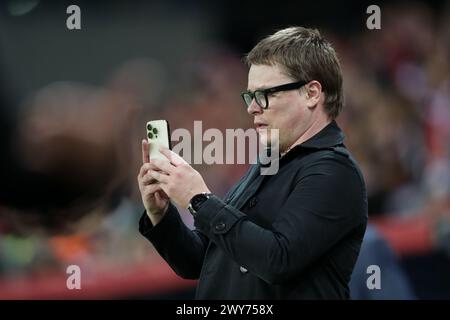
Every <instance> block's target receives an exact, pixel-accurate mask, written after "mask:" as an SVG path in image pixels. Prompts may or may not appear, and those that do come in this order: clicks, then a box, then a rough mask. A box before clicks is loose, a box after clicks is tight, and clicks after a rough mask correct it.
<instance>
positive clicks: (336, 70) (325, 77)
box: [244, 27, 344, 119]
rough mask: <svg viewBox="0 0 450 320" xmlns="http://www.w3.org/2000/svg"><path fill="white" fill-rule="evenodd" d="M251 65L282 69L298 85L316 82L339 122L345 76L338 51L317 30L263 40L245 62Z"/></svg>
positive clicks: (292, 30)
mask: <svg viewBox="0 0 450 320" xmlns="http://www.w3.org/2000/svg"><path fill="white" fill-rule="evenodd" d="M244 61H245V63H246V64H247V65H248V66H249V67H250V66H251V65H270V66H272V65H279V66H281V67H282V68H283V69H284V71H285V72H286V73H287V75H288V76H290V77H292V78H293V79H295V80H297V81H312V80H316V81H318V82H320V84H321V85H322V90H323V92H324V93H325V112H326V113H327V114H328V116H329V117H330V118H331V119H335V118H336V117H337V116H338V115H339V113H340V111H341V110H342V107H343V100H344V99H343V89H342V72H341V67H340V63H339V59H338V57H337V55H336V51H335V50H334V48H333V47H332V46H331V44H330V43H329V42H328V41H326V40H325V39H324V38H323V37H322V35H321V34H320V32H319V31H318V30H317V29H309V28H304V27H289V28H286V29H282V30H279V31H277V32H276V33H274V34H272V35H270V36H268V37H266V38H264V39H262V40H261V41H260V42H259V43H258V44H257V45H256V46H255V47H254V48H253V49H252V50H251V51H250V52H249V53H248V54H247V55H246V56H245V58H244Z"/></svg>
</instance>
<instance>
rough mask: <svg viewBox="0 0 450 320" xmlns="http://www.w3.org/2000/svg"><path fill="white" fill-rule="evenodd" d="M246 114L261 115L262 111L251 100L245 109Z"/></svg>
mask: <svg viewBox="0 0 450 320" xmlns="http://www.w3.org/2000/svg"><path fill="white" fill-rule="evenodd" d="M247 113H248V114H250V115H255V114H261V113H263V109H262V108H261V107H260V106H259V105H258V104H257V103H256V101H255V99H253V100H252V102H251V103H250V105H249V106H248V107H247Z"/></svg>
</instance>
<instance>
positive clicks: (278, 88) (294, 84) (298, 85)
mask: <svg viewBox="0 0 450 320" xmlns="http://www.w3.org/2000/svg"><path fill="white" fill-rule="evenodd" d="M309 82H310V81H298V82H292V83H287V84H282V85H280V86H276V87H272V88H267V89H258V90H255V91H253V92H252V91H250V90H247V91H244V92H242V93H241V97H242V99H243V100H244V103H245V105H246V106H247V107H248V106H249V105H250V104H251V103H252V101H253V99H255V101H256V103H257V104H258V106H260V107H261V108H263V109H267V108H268V107H269V99H268V95H269V94H272V93H275V92H280V91H289V90H294V89H299V88H301V87H303V86H304V85H305V84H308V83H309ZM258 92H261V93H262V94H264V99H265V102H266V104H265V107H264V106H262V105H261V103H260V101H258V100H259V99H256V95H257V93H258ZM246 95H248V96H250V98H252V99H251V100H250V103H247V100H246V99H245V97H246Z"/></svg>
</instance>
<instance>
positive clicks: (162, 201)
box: [137, 140, 169, 225]
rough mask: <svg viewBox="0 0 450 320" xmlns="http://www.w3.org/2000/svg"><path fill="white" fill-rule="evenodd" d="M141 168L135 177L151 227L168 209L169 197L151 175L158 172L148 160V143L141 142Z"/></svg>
mask: <svg viewBox="0 0 450 320" xmlns="http://www.w3.org/2000/svg"><path fill="white" fill-rule="evenodd" d="M142 162H143V164H142V166H141V169H140V171H139V174H138V176H137V180H138V184H139V190H140V192H141V197H142V202H143V204H144V207H145V210H146V211H147V215H148V217H149V218H150V220H151V222H152V224H153V225H156V224H158V223H159V222H160V221H161V219H162V218H163V217H164V214H165V213H166V211H167V208H168V207H169V197H168V196H167V194H166V193H165V192H164V191H163V190H162V188H161V185H160V183H159V182H158V181H157V180H155V179H154V178H153V177H152V176H151V173H152V172H154V171H155V170H159V169H158V168H157V167H156V166H155V165H153V164H152V163H151V161H150V159H149V143H148V142H147V141H146V140H142Z"/></svg>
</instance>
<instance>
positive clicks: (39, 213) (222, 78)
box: [0, 0, 450, 299]
mask: <svg viewBox="0 0 450 320" xmlns="http://www.w3.org/2000/svg"><path fill="white" fill-rule="evenodd" d="M71 4H76V5H78V6H79V7H80V9H81V30H69V29H68V28H67V27H66V20H67V18H68V17H69V16H70V14H68V13H66V9H67V7H68V6H69V5H71ZM370 4H377V5H378V6H379V7H380V9H381V29H380V30H369V29H368V28H367V27H366V20H367V18H368V17H369V14H367V13H366V9H367V7H368V6H369V5H370ZM292 25H301V26H306V27H315V28H319V30H320V31H321V32H322V34H323V35H325V37H326V38H327V39H328V40H329V41H330V42H332V44H333V45H334V47H335V49H336V51H337V52H338V55H339V57H340V60H341V64H342V69H343V74H344V89H345V99H346V104H345V107H344V110H343V113H342V114H341V115H340V116H339V117H338V123H339V125H340V126H341V127H342V129H343V130H344V132H345V134H346V145H347V147H348V148H349V149H350V150H351V151H352V153H353V155H354V157H355V158H356V160H357V161H358V162H359V163H360V165H361V168H362V170H363V173H364V176H365V179H366V184H367V188H368V196H369V215H370V223H369V227H368V232H367V234H366V239H365V241H364V245H363V248H362V251H361V255H360V258H359V260H358V264H357V266H356V268H355V272H354V275H353V278H352V283H351V288H352V297H353V298H355V299H449V298H450V271H449V270H450V143H449V141H450V62H449V57H450V2H448V1H436V2H430V1H426V2H425V1H408V2H392V1H389V2H387V1H377V2H376V3H372V2H370V3H369V2H364V1H362V2H361V1H336V2H335V3H330V2H324V1H321V0H318V1H313V2H304V3H302V2H299V1H295V2H283V1H277V2H276V3H269V2H261V1H255V0H250V1H245V3H242V2H241V1H237V0H230V1H220V2H211V1H206V0H189V1H181V0H178V1H174V0H172V1H164V2H162V1H159V2H157V1H127V2H125V1H70V2H69V1H58V2H56V1H39V0H2V1H1V2H0V147H1V149H0V299H66V298H67V299H71V298H86V299H120V298H144V299H147V298H148V299H175V298H186V299H191V298H193V294H194V289H195V285H196V282H195V281H186V280H182V279H180V278H179V277H177V276H176V275H175V273H174V272H173V271H172V270H171V269H170V268H169V267H168V266H167V265H166V264H165V262H164V261H163V260H162V259H161V258H160V257H159V256H158V254H157V253H156V252H155V250H154V249H153V247H152V246H151V244H150V243H148V242H147V241H146V240H145V239H144V238H143V237H142V236H140V235H139V233H138V231H137V226H138V220H139V217H140V216H141V214H142V212H143V206H142V204H141V201H140V194H139V191H138V187H137V182H136V176H137V173H138V170H139V168H140V165H141V161H142V160H141V149H140V141H141V139H142V138H143V137H144V136H145V123H146V122H147V121H148V120H151V119H168V120H169V122H170V124H171V128H172V130H174V129H176V128H186V129H188V130H192V128H193V122H194V121H195V120H202V121H203V130H206V129H208V128H218V129H219V130H221V131H222V132H225V129H226V128H230V129H234V128H243V129H247V128H250V127H252V119H251V118H250V116H248V115H247V113H246V108H245V107H244V104H243V102H242V101H241V98H240V96H239V94H240V92H241V91H243V90H244V89H246V81H247V79H246V77H247V68H246V67H245V66H244V64H243V63H242V62H241V59H242V57H243V56H244V54H245V53H247V52H248V51H249V50H250V49H251V48H252V47H253V46H254V45H255V44H256V43H257V42H258V40H260V39H261V38H262V37H264V36H266V35H268V34H270V33H273V32H274V31H276V30H278V29H281V28H285V27H287V26H292ZM204 145H205V144H204ZM194 167H195V168H196V169H197V170H198V171H200V173H201V174H202V175H203V177H204V178H205V180H206V182H207V184H208V186H209V187H210V189H211V190H213V192H215V193H216V194H218V195H220V196H222V195H224V194H225V193H226V191H227V190H228V188H229V187H230V186H232V185H233V184H234V183H235V182H236V181H237V180H238V179H239V178H240V176H241V175H242V174H243V173H244V172H245V171H246V170H247V165H195V166H194ZM180 212H181V214H182V218H183V220H184V221H185V222H186V224H188V225H189V226H192V220H191V218H190V216H189V214H188V213H187V212H186V211H185V210H180ZM73 264H76V265H78V266H80V268H81V286H82V289H81V290H68V289H67V287H66V280H67V277H68V274H66V269H67V267H68V266H69V265H73ZM369 265H378V266H380V269H381V289H380V290H369V289H368V288H367V286H366V280H367V278H368V277H369V276H370V274H368V273H367V267H368V266H369Z"/></svg>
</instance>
